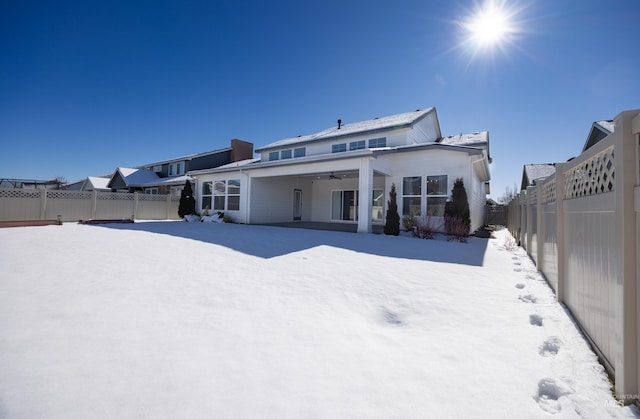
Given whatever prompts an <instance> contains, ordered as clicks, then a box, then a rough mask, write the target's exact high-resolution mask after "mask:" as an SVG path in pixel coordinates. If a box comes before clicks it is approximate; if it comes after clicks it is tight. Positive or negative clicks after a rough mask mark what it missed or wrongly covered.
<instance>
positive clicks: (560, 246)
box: [556, 163, 566, 303]
mask: <svg viewBox="0 0 640 419" xmlns="http://www.w3.org/2000/svg"><path fill="white" fill-rule="evenodd" d="M564 165H565V163H556V250H557V252H556V258H557V263H558V289H557V290H556V299H557V300H558V302H559V303H562V302H564V300H565V295H564V293H565V281H566V277H565V271H564V265H565V264H564V261H565V256H564V255H565V251H564V250H565V240H564Z"/></svg>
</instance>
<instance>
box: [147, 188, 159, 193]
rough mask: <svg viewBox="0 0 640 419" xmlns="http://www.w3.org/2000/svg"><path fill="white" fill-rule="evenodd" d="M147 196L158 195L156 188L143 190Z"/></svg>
mask: <svg viewBox="0 0 640 419" xmlns="http://www.w3.org/2000/svg"><path fill="white" fill-rule="evenodd" d="M144 193H145V194H147V195H158V188H147V189H145V190H144Z"/></svg>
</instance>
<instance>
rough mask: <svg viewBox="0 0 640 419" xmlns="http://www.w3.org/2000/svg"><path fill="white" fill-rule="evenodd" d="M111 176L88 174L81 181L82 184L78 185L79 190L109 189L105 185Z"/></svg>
mask: <svg viewBox="0 0 640 419" xmlns="http://www.w3.org/2000/svg"><path fill="white" fill-rule="evenodd" d="M110 179H111V178H109V177H106V176H88V177H87V178H86V179H85V180H84V182H82V186H81V187H80V190H81V191H109V190H110V189H109V188H108V187H107V185H108V184H109V180H110Z"/></svg>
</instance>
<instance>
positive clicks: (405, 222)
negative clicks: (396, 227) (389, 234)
mask: <svg viewBox="0 0 640 419" xmlns="http://www.w3.org/2000/svg"><path fill="white" fill-rule="evenodd" d="M417 225H418V223H417V221H416V218H415V217H413V216H411V215H405V216H403V217H402V228H404V231H413V228H414V227H416V226H417Z"/></svg>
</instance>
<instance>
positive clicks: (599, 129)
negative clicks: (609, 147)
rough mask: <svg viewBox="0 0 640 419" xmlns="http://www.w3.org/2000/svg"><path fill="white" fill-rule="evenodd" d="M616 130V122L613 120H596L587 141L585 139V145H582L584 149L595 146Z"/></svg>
mask: <svg viewBox="0 0 640 419" xmlns="http://www.w3.org/2000/svg"><path fill="white" fill-rule="evenodd" d="M614 130H615V124H614V122H613V121H611V120H603V121H596V122H594V123H593V124H591V129H590V130H589V135H587V141H585V143H584V147H582V151H585V150H587V149H588V148H591V147H593V146H594V145H595V144H597V143H599V142H600V141H602V140H603V139H604V138H606V137H607V136H609V135H610V134H612V133H613V131H614Z"/></svg>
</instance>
